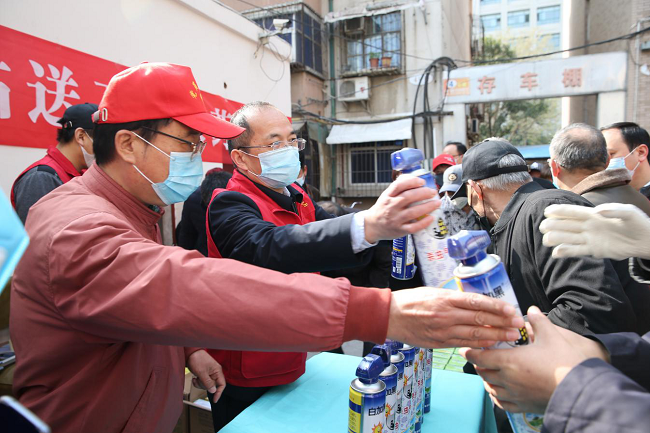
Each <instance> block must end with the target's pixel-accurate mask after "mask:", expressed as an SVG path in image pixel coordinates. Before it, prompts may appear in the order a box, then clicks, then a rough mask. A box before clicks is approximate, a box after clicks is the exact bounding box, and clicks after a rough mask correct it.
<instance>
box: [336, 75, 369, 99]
mask: <svg viewBox="0 0 650 433" xmlns="http://www.w3.org/2000/svg"><path fill="white" fill-rule="evenodd" d="M369 81H370V80H369V79H368V77H355V78H348V79H345V80H341V81H340V82H339V98H338V99H339V101H341V102H351V101H365V100H367V99H368V97H369V96H370V90H369V87H370V85H369Z"/></svg>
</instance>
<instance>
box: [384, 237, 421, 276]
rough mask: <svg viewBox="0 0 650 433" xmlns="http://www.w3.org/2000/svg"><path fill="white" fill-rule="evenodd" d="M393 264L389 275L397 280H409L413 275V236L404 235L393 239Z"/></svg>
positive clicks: (414, 267) (415, 268) (414, 268)
mask: <svg viewBox="0 0 650 433" xmlns="http://www.w3.org/2000/svg"><path fill="white" fill-rule="evenodd" d="M392 260H393V264H392V266H391V273H390V274H391V276H392V277H393V278H395V279H397V280H410V279H411V278H413V276H414V275H415V271H416V270H417V266H415V246H414V245H413V236H411V235H406V236H402V237H401V238H397V239H393V253H392Z"/></svg>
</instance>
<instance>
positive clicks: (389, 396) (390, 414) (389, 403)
mask: <svg viewBox="0 0 650 433" xmlns="http://www.w3.org/2000/svg"><path fill="white" fill-rule="evenodd" d="M391 352H392V348H391V347H390V346H389V345H387V344H380V345H377V346H375V347H373V348H372V351H371V352H370V353H373V354H375V355H377V356H379V357H380V358H381V360H382V361H383V363H384V371H382V372H381V373H380V374H379V378H380V379H381V380H382V381H383V382H384V383H385V384H386V411H385V414H386V423H385V424H384V431H383V433H389V432H393V431H395V409H396V399H397V367H395V366H394V365H393V364H392V363H391V362H390V358H391V355H392V353H391Z"/></svg>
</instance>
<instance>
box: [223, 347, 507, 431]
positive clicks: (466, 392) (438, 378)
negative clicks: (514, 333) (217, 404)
mask: <svg viewBox="0 0 650 433" xmlns="http://www.w3.org/2000/svg"><path fill="white" fill-rule="evenodd" d="M360 361H361V358H359V357H357V356H348V355H338V354H334V353H320V354H318V355H316V356H314V357H312V358H311V359H309V360H308V361H307V369H306V371H305V374H303V375H302V377H300V378H299V379H298V380H296V381H295V382H294V383H292V384H289V385H283V386H278V387H276V388H274V389H272V390H270V391H268V392H267V393H266V394H264V395H263V396H262V397H261V398H260V399H259V400H257V401H256V402H255V403H253V404H252V405H251V406H250V407H248V408H247V409H246V410H245V411H243V412H242V413H241V414H239V416H238V417H237V418H235V419H234V420H233V421H232V422H231V423H230V424H228V425H227V426H226V427H224V428H223V429H222V430H221V433H241V432H246V433H258V432H259V433H274V432H277V433H280V432H281V433H288V432H309V433H316V432H323V433H333V432H345V431H347V425H348V396H349V389H350V382H351V381H352V379H354V378H355V375H354V374H355V372H356V369H357V366H358V365H359V362H360ZM422 432H423V433H426V432H436V433H442V432H454V433H465V432H466V433H470V432H471V433H495V432H496V425H495V422H494V413H493V411H492V403H491V402H490V398H489V397H488V396H487V394H486V393H485V390H484V389H483V383H482V382H481V379H480V378H479V377H478V376H474V375H468V374H463V373H456V372H452V371H443V370H435V369H434V370H433V375H432V381H431V412H429V413H427V414H425V415H424V424H423V425H422Z"/></svg>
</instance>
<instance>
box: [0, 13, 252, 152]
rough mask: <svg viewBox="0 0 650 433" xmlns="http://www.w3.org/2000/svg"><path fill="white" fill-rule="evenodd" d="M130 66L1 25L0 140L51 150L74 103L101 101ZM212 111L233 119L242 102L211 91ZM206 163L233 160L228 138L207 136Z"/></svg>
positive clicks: (205, 95) (207, 97) (208, 101)
mask: <svg viewBox="0 0 650 433" xmlns="http://www.w3.org/2000/svg"><path fill="white" fill-rule="evenodd" d="M126 68H127V67H126V66H124V65H120V64H118V63H114V62H111V61H108V60H104V59H101V58H99V57H95V56H92V55H90V54H86V53H82V52H81V51H77V50H73V49H71V48H67V47H64V46H62V45H59V44H55V43H52V42H49V41H46V40H44V39H40V38H37V37H34V36H30V35H28V34H26V33H21V32H19V31H16V30H13V29H10V28H8V27H4V26H0V144H1V145H7V146H20V147H40V148H48V147H50V146H53V145H54V144H56V129H57V128H58V127H60V125H59V124H58V123H56V121H57V120H58V119H60V118H61V116H63V112H64V111H65V109H66V108H67V107H69V106H70V105H75V104H81V103H84V102H91V103H95V104H99V101H100V100H101V98H102V95H103V94H104V89H106V86H107V84H108V82H109V81H110V79H111V77H112V76H113V75H115V74H116V73H118V72H120V71H123V70H124V69H126ZM202 93H203V101H204V102H205V105H206V107H207V109H208V111H209V112H211V113H212V114H213V115H215V116H218V117H221V118H222V119H224V120H230V118H231V117H232V115H233V113H234V112H235V111H237V109H238V108H239V107H241V106H242V104H240V103H239V102H235V101H231V100H229V99H225V98H222V97H220V96H217V95H212V94H210V93H207V92H202ZM206 138H207V140H208V146H206V149H205V151H204V153H203V160H204V161H206V162H221V163H224V164H232V162H231V161H230V157H229V156H228V152H227V151H226V147H225V145H226V143H225V140H219V139H213V138H212V137H206Z"/></svg>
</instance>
